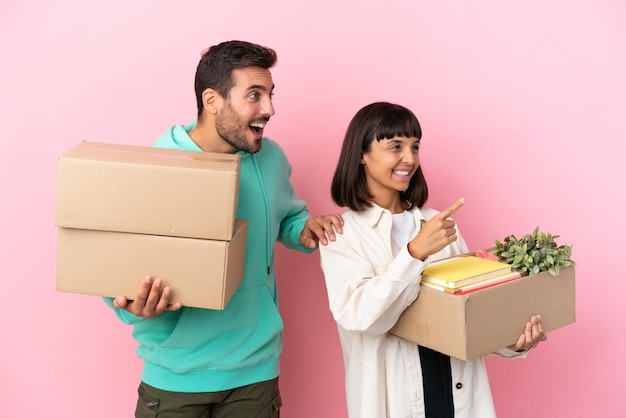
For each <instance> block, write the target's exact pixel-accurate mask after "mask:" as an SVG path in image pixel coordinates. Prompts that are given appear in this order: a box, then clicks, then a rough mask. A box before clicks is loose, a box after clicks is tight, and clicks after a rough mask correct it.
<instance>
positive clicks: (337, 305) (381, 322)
mask: <svg viewBox="0 0 626 418" xmlns="http://www.w3.org/2000/svg"><path fill="white" fill-rule="evenodd" d="M344 235H345V230H344ZM344 235H337V240H336V241H334V242H330V243H329V244H328V245H325V246H321V247H320V257H321V265H322V270H323V271H324V275H325V278H326V289H327V292H328V300H329V306H330V310H331V312H332V314H333V317H334V318H335V321H337V323H338V324H339V325H340V326H341V327H342V328H344V329H346V330H349V331H358V332H363V333H365V334H372V335H380V334H384V333H386V332H387V331H389V329H391V327H393V326H394V325H395V323H396V322H397V321H398V318H399V317H400V314H402V312H403V311H404V310H405V309H406V308H407V307H408V306H409V305H410V304H411V303H412V302H413V301H414V300H415V299H416V298H417V295H418V293H419V286H420V285H419V283H420V278H421V274H422V271H423V270H424V267H425V263H424V262H422V261H421V260H417V259H415V258H413V257H411V255H410V254H409V252H408V250H407V249H406V248H404V249H403V250H401V251H400V252H399V253H398V255H397V256H396V257H395V259H394V260H393V261H392V262H391V263H390V264H389V265H387V266H374V265H372V263H371V262H370V261H369V260H368V259H367V257H366V256H364V255H362V254H359V251H357V249H356V248H355V246H353V245H351V244H350V242H348V241H347V240H346V238H345V236H344Z"/></svg>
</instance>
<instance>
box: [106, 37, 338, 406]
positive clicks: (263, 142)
mask: <svg viewBox="0 0 626 418" xmlns="http://www.w3.org/2000/svg"><path fill="white" fill-rule="evenodd" d="M275 62H276V54H275V52H274V51H273V50H272V49H269V48H265V47H263V46H260V45H255V44H251V43H248V42H241V41H229V42H223V43H221V44H219V45H216V46H213V47H211V48H209V49H208V50H207V51H206V52H205V53H204V54H203V56H202V58H201V60H200V63H199V64H198V68H197V71H196V79H195V91H196V99H197V105H198V120H197V122H194V123H191V124H189V125H186V126H182V125H176V126H173V127H171V128H170V129H169V130H168V131H167V132H166V133H165V134H164V135H162V136H161V137H160V138H158V139H157V141H156V144H155V146H157V147H163V148H174V149H183V150H193V151H200V152H202V151H206V152H222V153H237V154H239V155H241V171H240V186H239V187H240V188H239V206H238V212H237V218H241V219H247V220H248V240H247V247H246V264H245V273H244V279H243V281H242V283H241V285H240V287H239V288H238V290H237V291H236V293H235V294H234V295H233V297H232V299H231V300H230V302H229V303H228V305H227V306H226V309H225V310H223V311H217V310H215V311H214V310H207V309H197V308H189V307H181V306H180V304H173V305H170V304H169V301H170V289H169V288H167V287H165V288H163V289H162V288H161V287H162V282H161V280H159V279H158V278H156V279H154V280H153V279H152V278H151V277H146V279H145V280H144V282H143V283H142V285H141V287H140V289H139V291H138V294H137V297H136V298H135V300H133V301H129V300H127V299H126V298H124V297H118V298H116V299H115V300H113V299H110V300H108V303H109V304H110V305H111V306H112V307H114V308H115V311H116V313H117V315H118V316H119V317H120V319H121V320H122V321H124V322H126V323H129V324H133V326H134V329H133V336H134V338H135V339H136V340H137V341H138V343H139V347H138V349H137V353H138V355H139V356H140V357H142V358H143V360H144V367H143V373H142V382H141V384H140V386H139V400H138V402H137V410H136V417H148V416H156V415H155V413H157V412H158V416H159V417H162V418H165V417H174V416H176V417H242V418H243V417H245V418H250V417H268V418H269V417H277V416H279V408H280V406H281V403H282V402H281V399H280V394H279V390H278V375H279V355H280V353H281V350H282V329H283V323H282V319H281V317H280V314H279V312H278V306H277V305H278V296H277V289H276V278H275V276H274V251H273V247H274V244H275V242H276V241H280V242H282V243H283V244H284V245H285V246H287V247H288V248H292V249H296V250H300V251H305V252H312V251H313V250H314V249H315V248H316V247H317V244H318V242H321V243H322V244H324V245H325V244H327V243H328V240H331V241H332V240H334V239H335V235H334V233H335V232H334V230H336V231H337V232H338V233H341V232H342V229H341V226H342V224H343V220H342V218H341V216H339V215H328V216H317V217H311V216H309V214H308V210H307V207H306V204H305V202H303V201H302V200H300V199H299V198H298V196H297V195H296V193H295V191H294V190H293V187H292V185H291V182H290V180H289V176H290V174H291V166H290V165H289V163H288V161H287V158H286V156H285V154H284V153H283V151H282V149H281V148H280V147H279V146H278V144H277V143H275V142H274V141H272V140H271V139H269V138H264V137H263V129H264V128H265V126H266V124H267V123H268V121H269V120H270V117H271V116H273V115H274V107H273V105H272V94H273V89H274V83H273V80H272V75H271V73H270V68H271V67H272V66H273V65H274V64H275ZM181 187H184V185H181Z"/></svg>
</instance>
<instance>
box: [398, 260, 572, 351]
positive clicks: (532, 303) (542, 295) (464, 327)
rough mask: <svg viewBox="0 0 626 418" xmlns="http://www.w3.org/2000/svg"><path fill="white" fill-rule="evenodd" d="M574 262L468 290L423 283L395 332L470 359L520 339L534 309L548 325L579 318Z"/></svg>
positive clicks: (547, 326)
mask: <svg viewBox="0 0 626 418" xmlns="http://www.w3.org/2000/svg"><path fill="white" fill-rule="evenodd" d="M574 276H575V275H574V267H568V268H565V269H561V271H560V273H559V275H558V276H552V275H551V274H550V273H548V272H541V273H539V274H534V275H530V276H527V277H523V278H521V279H518V280H513V281H511V282H507V283H503V284H500V285H497V286H493V287H490V288H487V289H484V290H479V291H476V292H472V293H468V294H466V295H453V294H448V293H444V292H441V291H438V290H435V289H430V288H427V287H424V286H421V287H420V294H419V296H418V297H417V299H416V301H415V302H413V304H411V306H409V307H408V308H407V309H406V310H405V311H404V313H403V314H402V315H401V316H400V319H399V320H398V322H397V323H396V325H395V326H394V327H393V328H392V329H391V331H390V332H391V333H392V334H394V335H396V336H398V337H401V338H405V339H407V340H410V341H414V342H416V343H418V344H420V345H423V346H426V347H429V348H431V349H433V350H436V351H439V352H441V353H444V354H448V355H450V356H453V357H456V358H459V359H461V360H469V359H472V358H476V357H479V356H483V355H486V354H489V353H492V352H494V351H495V350H497V349H500V348H504V347H508V346H509V345H512V344H515V342H517V339H518V338H519V336H520V335H521V334H522V333H523V331H524V329H525V325H526V322H528V320H529V319H530V317H531V316H532V315H535V314H539V315H541V323H542V325H543V328H544V330H545V331H552V330H555V329H557V328H560V327H563V326H565V325H568V324H572V323H574V322H575V321H576V312H575V280H574Z"/></svg>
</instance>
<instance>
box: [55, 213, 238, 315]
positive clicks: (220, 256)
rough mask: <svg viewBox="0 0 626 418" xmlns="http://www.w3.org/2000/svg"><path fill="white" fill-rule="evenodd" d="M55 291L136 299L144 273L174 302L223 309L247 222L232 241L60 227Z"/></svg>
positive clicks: (231, 289)
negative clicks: (160, 282)
mask: <svg viewBox="0 0 626 418" xmlns="http://www.w3.org/2000/svg"><path fill="white" fill-rule="evenodd" d="M58 232H59V235H58V259H57V282H56V290H58V291H62V292H72V293H82V294H89V295H99V296H110V297H115V296H126V297H127V298H129V299H134V298H135V296H136V295H137V290H138V289H139V286H140V284H141V281H142V280H143V278H144V277H145V276H146V275H151V276H153V277H158V278H160V279H162V280H163V284H164V286H170V287H171V288H172V303H175V302H181V303H182V304H183V305H185V306H194V307H198V308H207V309H224V307H225V306H226V304H227V303H228V301H229V300H230V298H231V296H232V295H233V293H234V292H235V290H236V289H237V287H238V286H239V284H240V283H241V280H242V279H243V272H244V264H245V253H246V235H247V221H245V220H237V222H236V224H235V228H234V234H233V236H232V239H231V240H230V241H216V240H207V239H197V238H180V237H167V236H159V235H145V234H131V233H124V232H110V231H94V230H88V229H74V228H58Z"/></svg>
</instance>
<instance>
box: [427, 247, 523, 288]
mask: <svg viewBox="0 0 626 418" xmlns="http://www.w3.org/2000/svg"><path fill="white" fill-rule="evenodd" d="M520 277H522V275H521V274H520V273H519V272H517V271H512V270H511V266H510V265H509V264H506V263H502V262H499V261H494V260H489V259H487V258H480V257H476V256H473V255H463V256H458V257H452V258H447V259H444V260H438V261H435V262H433V263H431V264H429V265H428V267H426V269H425V270H424V272H423V273H422V286H426V287H430V288H433V289H436V290H440V291H442V292H446V293H454V294H466V293H469V292H475V291H477V290H482V289H485V288H487V287H491V286H495V285H498V284H502V283H505V282H508V281H511V280H516V279H519V278H520Z"/></svg>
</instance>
